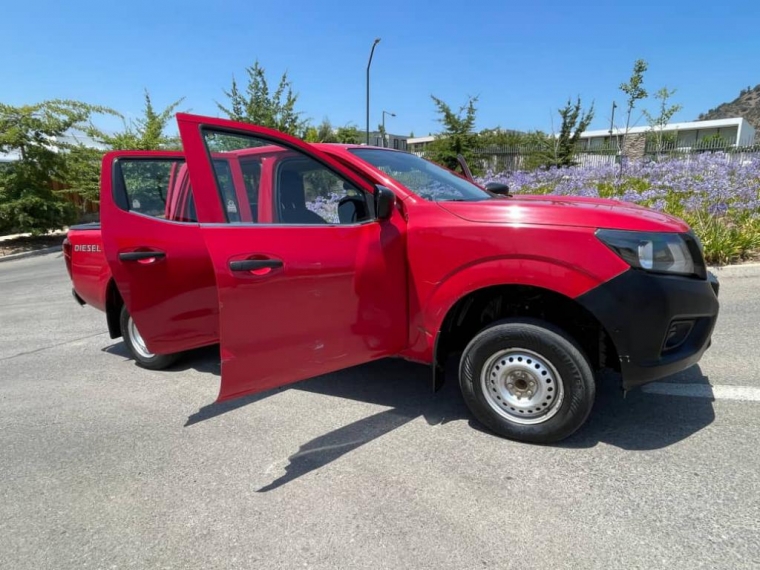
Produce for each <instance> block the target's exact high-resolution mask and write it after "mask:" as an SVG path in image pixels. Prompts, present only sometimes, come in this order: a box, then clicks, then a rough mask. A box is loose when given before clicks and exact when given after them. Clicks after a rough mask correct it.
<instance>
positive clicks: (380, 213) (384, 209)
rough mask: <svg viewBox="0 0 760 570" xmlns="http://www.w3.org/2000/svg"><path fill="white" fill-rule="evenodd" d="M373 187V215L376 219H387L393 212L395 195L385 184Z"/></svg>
mask: <svg viewBox="0 0 760 570" xmlns="http://www.w3.org/2000/svg"><path fill="white" fill-rule="evenodd" d="M375 188H376V191H375V215H376V216H377V219H378V220H387V219H388V218H390V217H391V214H392V213H393V206H394V204H395V203H396V195H395V194H394V193H393V192H392V191H391V190H390V188H386V187H385V186H380V185H379V184H378V185H377V186H375Z"/></svg>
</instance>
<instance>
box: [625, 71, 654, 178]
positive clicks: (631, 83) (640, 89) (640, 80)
mask: <svg viewBox="0 0 760 570" xmlns="http://www.w3.org/2000/svg"><path fill="white" fill-rule="evenodd" d="M647 68H648V65H647V62H646V61H644V60H643V59H637V60H636V61H635V62H634V63H633V72H632V73H631V78H630V79H629V80H628V82H627V83H621V84H620V90H621V91H622V92H623V93H625V94H626V96H627V97H628V99H627V101H626V109H627V113H626V117H625V131H624V133H623V140H622V143H621V147H620V151H621V154H622V153H623V149H625V142H626V138H627V137H628V131H630V128H631V113H633V110H634V108H635V107H636V103H637V102H638V101H641V100H642V99H646V98H647V96H648V94H647V90H646V89H644V72H646V70H647ZM621 168H622V162H621Z"/></svg>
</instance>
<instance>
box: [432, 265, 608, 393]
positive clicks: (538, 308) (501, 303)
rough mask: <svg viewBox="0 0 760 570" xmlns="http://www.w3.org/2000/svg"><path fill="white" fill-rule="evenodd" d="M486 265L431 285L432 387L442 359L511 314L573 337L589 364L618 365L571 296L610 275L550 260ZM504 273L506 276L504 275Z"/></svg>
mask: <svg viewBox="0 0 760 570" xmlns="http://www.w3.org/2000/svg"><path fill="white" fill-rule="evenodd" d="M489 265H490V267H482V266H475V267H473V268H471V269H469V270H465V271H462V272H459V273H457V274H455V275H454V276H452V277H451V278H450V279H449V280H448V281H446V282H445V283H443V284H442V285H441V286H439V287H438V288H437V290H436V293H435V294H434V295H433V301H432V302H431V303H430V304H429V305H428V311H427V312H426V321H427V322H426V323H425V324H426V326H425V328H426V330H428V331H435V332H434V335H435V336H434V339H433V343H432V344H433V346H432V354H431V360H432V363H433V384H434V387H435V389H438V388H440V387H441V386H442V385H443V378H444V369H445V363H446V360H447V359H448V357H449V356H450V355H451V354H452V353H456V352H457V351H458V350H460V349H463V348H464V346H465V345H466V344H467V342H468V340H469V339H471V338H472V337H473V336H474V335H475V334H477V333H478V332H479V331H480V330H482V329H483V328H485V327H487V326H488V325H489V324H491V323H493V322H495V321H497V320H500V319H503V318H509V317H515V316H523V317H531V318H539V319H542V320H545V321H546V322H549V323H551V324H553V325H554V326H557V327H559V328H560V329H562V330H564V331H565V332H566V333H567V334H569V335H571V336H572V337H573V338H576V337H577V342H578V344H579V345H580V346H581V347H582V348H583V350H584V351H585V352H587V354H588V356H589V358H590V360H591V362H592V366H594V367H596V368H604V367H610V368H615V369H618V368H619V360H618V357H617V349H616V347H615V345H614V343H613V341H612V339H611V337H610V335H609V334H608V332H607V331H606V329H605V328H604V326H603V325H602V323H601V322H600V321H599V319H597V318H596V316H595V315H593V314H592V313H591V312H589V311H588V310H587V309H586V308H584V307H583V306H582V305H581V304H580V303H578V302H577V301H576V300H575V298H576V297H578V296H579V295H582V294H583V293H585V292H587V291H589V290H591V289H593V288H595V287H596V286H598V285H600V284H601V283H603V282H604V281H606V280H607V279H609V278H610V277H611V276H606V277H604V278H603V277H602V276H599V275H594V274H590V273H588V272H584V271H580V270H578V269H576V268H573V267H568V266H566V265H562V264H561V263H559V262H557V261H554V260H536V259H533V260H525V259H521V260H496V261H494V262H490V263H489ZM505 275H506V276H509V277H510V278H509V279H504V278H503V277H504V276H505ZM499 277H501V278H499ZM456 292H458V293H459V294H456Z"/></svg>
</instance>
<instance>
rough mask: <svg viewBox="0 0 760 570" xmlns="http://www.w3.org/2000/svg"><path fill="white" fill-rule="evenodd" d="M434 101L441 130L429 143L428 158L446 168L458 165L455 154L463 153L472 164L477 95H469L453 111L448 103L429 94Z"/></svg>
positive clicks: (474, 144) (475, 141)
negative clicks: (464, 101) (463, 102)
mask: <svg viewBox="0 0 760 570" xmlns="http://www.w3.org/2000/svg"><path fill="white" fill-rule="evenodd" d="M430 97H431V98H432V99H433V103H435V107H436V112H437V113H438V115H439V117H438V122H440V123H441V124H442V125H443V131H442V132H441V133H439V135H438V137H436V139H435V140H434V141H433V142H432V143H430V147H429V149H430V159H431V160H433V161H434V162H437V163H438V164H441V165H443V166H445V167H447V168H450V169H452V170H453V169H455V168H457V166H458V162H457V155H460V154H461V155H463V156H464V157H465V160H467V162H468V163H471V164H472V162H473V161H472V158H473V149H474V148H475V147H476V145H477V135H476V134H475V117H476V114H477V109H476V107H475V104H476V103H477V101H478V98H477V97H469V98H468V100H467V103H465V104H464V105H462V106H461V107H460V108H459V110H458V111H457V112H454V111H453V110H452V109H451V107H450V106H449V105H447V104H446V103H444V102H443V101H442V100H441V99H438V98H437V97H435V96H434V95H431V96H430Z"/></svg>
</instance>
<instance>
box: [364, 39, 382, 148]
mask: <svg viewBox="0 0 760 570" xmlns="http://www.w3.org/2000/svg"><path fill="white" fill-rule="evenodd" d="M379 43H380V38H375V42H374V43H373V44H372V50H371V51H370V52H369V62H368V63H367V145H368V146H369V67H370V65H372V56H373V55H374V53H375V46H376V45H377V44H379Z"/></svg>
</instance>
